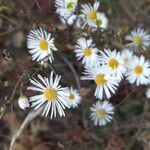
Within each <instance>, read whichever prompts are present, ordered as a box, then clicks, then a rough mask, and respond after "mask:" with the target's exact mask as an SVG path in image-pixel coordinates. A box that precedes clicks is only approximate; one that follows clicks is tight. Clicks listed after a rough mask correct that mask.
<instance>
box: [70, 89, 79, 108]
mask: <svg viewBox="0 0 150 150" xmlns="http://www.w3.org/2000/svg"><path fill="white" fill-rule="evenodd" d="M67 101H68V104H69V106H70V107H72V108H75V107H77V106H78V104H79V103H80V102H81V96H80V94H79V92H78V91H77V90H75V89H73V88H72V87H71V88H69V89H68V91H67Z"/></svg>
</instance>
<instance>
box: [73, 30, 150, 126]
mask: <svg viewBox="0 0 150 150" xmlns="http://www.w3.org/2000/svg"><path fill="white" fill-rule="evenodd" d="M135 31H136V30H134V31H132V32H131V35H128V36H126V39H128V40H129V39H130V40H132V43H130V44H127V45H126V46H127V47H126V48H125V49H123V50H121V51H117V50H110V49H104V50H103V51H102V50H98V48H96V45H94V44H93V40H92V39H91V38H90V39H85V38H80V39H78V40H77V44H76V45H75V53H76V57H77V58H78V60H80V59H82V64H83V65H84V67H85V71H84V72H83V74H84V76H82V77H81V79H82V80H93V81H94V82H95V84H96V90H95V93H94V96H95V97H96V98H98V99H100V100H103V99H106V98H107V99H110V98H111V96H112V94H115V92H116V90H117V88H118V87H119V83H120V82H121V81H122V80H124V79H126V80H127V81H128V82H129V83H130V84H134V85H135V86H139V85H148V84H150V61H149V60H147V59H146V58H145V57H144V56H143V55H141V56H137V55H135V54H134V52H137V51H138V50H142V48H143V49H144V50H145V48H146V47H148V46H149V45H150V36H149V35H148V33H147V32H144V30H143V29H140V28H138V29H137V32H135ZM146 95H148V94H147V93H146ZM106 103H108V102H107V101H102V102H97V103H96V105H94V106H93V107H92V109H91V110H92V111H93V113H92V115H91V117H92V120H94V123H95V125H96V124H99V125H104V124H105V123H106V122H108V121H110V119H111V118H112V116H110V118H109V119H108V114H111V115H112V114H113V113H112V111H113V109H112V108H113V107H112V106H111V107H110V108H111V109H110V112H109V107H107V105H105V104H106ZM103 105H104V107H103ZM109 105H111V104H109ZM98 108H101V111H97V109H98ZM103 109H104V110H105V111H104V110H103ZM99 112H101V113H99ZM104 112H105V113H106V114H105V113H104ZM102 114H105V118H103V119H102V117H101V115H102ZM106 120H107V121H106Z"/></svg>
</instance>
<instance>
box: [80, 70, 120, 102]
mask: <svg viewBox="0 0 150 150" xmlns="http://www.w3.org/2000/svg"><path fill="white" fill-rule="evenodd" d="M84 74H85V76H83V77H81V79H82V80H94V82H95V84H96V85H97V87H96V90H95V93H94V95H95V96H96V97H97V98H99V99H100V100H102V99H103V98H104V97H105V96H106V97H107V98H108V99H109V98H111V93H113V94H114V93H115V91H116V90H117V87H118V86H119V84H118V80H117V79H116V78H114V77H113V76H111V75H110V74H109V73H108V71H107V68H102V67H92V68H86V70H85V72H84Z"/></svg>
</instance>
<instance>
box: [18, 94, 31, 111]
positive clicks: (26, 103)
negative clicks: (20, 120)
mask: <svg viewBox="0 0 150 150" xmlns="http://www.w3.org/2000/svg"><path fill="white" fill-rule="evenodd" d="M18 105H19V107H20V108H21V109H23V110H25V109H26V108H27V107H30V104H29V100H28V98H27V97H26V96H23V95H22V96H20V97H19V99H18Z"/></svg>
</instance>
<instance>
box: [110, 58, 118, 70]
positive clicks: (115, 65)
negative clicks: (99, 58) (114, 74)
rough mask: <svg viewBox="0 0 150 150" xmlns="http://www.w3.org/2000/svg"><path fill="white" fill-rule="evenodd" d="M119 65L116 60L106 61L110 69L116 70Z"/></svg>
mask: <svg viewBox="0 0 150 150" xmlns="http://www.w3.org/2000/svg"><path fill="white" fill-rule="evenodd" d="M118 65H119V63H118V61H117V60H116V59H114V58H111V59H109V61H108V66H109V67H111V68H112V69H116V68H117V67H118Z"/></svg>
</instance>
